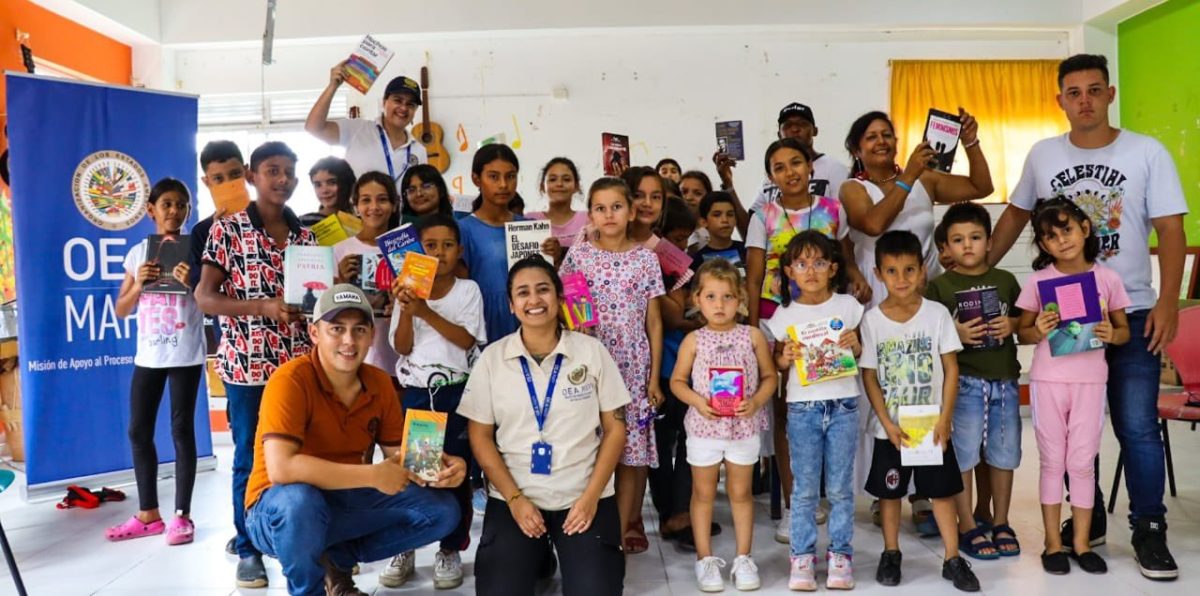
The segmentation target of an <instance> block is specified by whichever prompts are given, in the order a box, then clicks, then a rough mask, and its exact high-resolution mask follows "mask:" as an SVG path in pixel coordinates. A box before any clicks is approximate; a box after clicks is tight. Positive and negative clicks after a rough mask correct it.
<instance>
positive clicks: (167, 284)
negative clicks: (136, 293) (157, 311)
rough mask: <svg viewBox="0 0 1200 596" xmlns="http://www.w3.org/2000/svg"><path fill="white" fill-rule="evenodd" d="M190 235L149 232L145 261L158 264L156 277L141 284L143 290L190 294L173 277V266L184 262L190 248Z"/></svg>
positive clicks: (186, 288)
mask: <svg viewBox="0 0 1200 596" xmlns="http://www.w3.org/2000/svg"><path fill="white" fill-rule="evenodd" d="M191 244H192V243H191V237H190V236H188V235H187V234H183V235H178V234H173V235H162V234H151V235H150V237H149V238H147V239H146V262H147V263H154V264H156V265H158V270H159V276H158V279H156V280H153V281H148V282H146V284H145V285H144V286H142V291H143V292H149V293H154V294H190V293H191V290H189V289H188V287H187V286H185V285H183V282H180V281H179V280H178V279H175V275H174V272H175V268H176V267H178V266H179V264H180V263H186V262H187V260H188V253H189V252H190V250H191Z"/></svg>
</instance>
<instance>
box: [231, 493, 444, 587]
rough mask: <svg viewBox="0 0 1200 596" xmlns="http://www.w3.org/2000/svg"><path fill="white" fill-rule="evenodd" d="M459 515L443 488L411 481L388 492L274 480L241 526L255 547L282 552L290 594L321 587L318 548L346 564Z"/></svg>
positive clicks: (409, 544)
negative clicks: (402, 487) (416, 483)
mask: <svg viewBox="0 0 1200 596" xmlns="http://www.w3.org/2000/svg"><path fill="white" fill-rule="evenodd" d="M458 519H459V512H458V505H457V504H455V502H454V497H453V496H452V495H451V494H450V493H449V492H448V491H444V490H439V489H429V488H422V487H420V486H417V485H415V484H409V485H408V487H407V488H405V489H404V490H403V491H401V492H399V493H396V494H394V495H391V496H388V495H385V494H383V493H381V492H379V491H377V490H375V489H373V488H354V489H348V490H321V489H319V488H316V487H315V486H312V485H311V484H277V485H274V486H272V487H270V488H268V489H267V490H266V492H264V493H263V494H262V496H260V497H259V499H258V502H257V503H255V504H254V506H253V507H251V508H250V510H249V511H248V512H247V513H246V528H247V529H248V530H249V532H250V537H251V539H252V540H253V541H254V545H255V546H256V547H257V548H258V549H259V550H261V551H262V552H263V553H265V554H268V555H271V556H273V557H275V558H277V559H279V564H280V565H281V566H282V567H283V575H284V576H285V577H287V583H288V593H289V594H301V595H308V594H313V595H324V594H325V569H324V567H322V565H321V555H323V554H324V555H327V556H328V557H329V561H330V562H331V563H333V565H334V566H336V567H337V568H339V569H343V570H349V569H350V568H351V567H354V565H355V564H356V563H358V562H366V561H378V560H380V559H386V558H388V557H391V556H394V555H397V554H400V553H401V552H404V551H406V550H413V549H417V548H420V547H422V546H425V545H426V544H430V543H432V542H434V541H435V540H438V539H440V538H441V537H443V536H445V535H446V534H448V533H450V532H451V531H452V530H454V527H455V526H457V525H458Z"/></svg>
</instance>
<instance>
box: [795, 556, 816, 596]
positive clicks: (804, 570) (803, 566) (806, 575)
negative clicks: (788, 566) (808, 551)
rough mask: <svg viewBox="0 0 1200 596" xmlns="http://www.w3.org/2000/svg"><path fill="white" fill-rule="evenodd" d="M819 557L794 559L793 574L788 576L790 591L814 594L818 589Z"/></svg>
mask: <svg viewBox="0 0 1200 596" xmlns="http://www.w3.org/2000/svg"><path fill="white" fill-rule="evenodd" d="M816 565H817V556H816V555H800V556H799V557H792V572H791V575H789V576H788V589H789V590H800V591H802V592H813V591H816V589H817V570H816Z"/></svg>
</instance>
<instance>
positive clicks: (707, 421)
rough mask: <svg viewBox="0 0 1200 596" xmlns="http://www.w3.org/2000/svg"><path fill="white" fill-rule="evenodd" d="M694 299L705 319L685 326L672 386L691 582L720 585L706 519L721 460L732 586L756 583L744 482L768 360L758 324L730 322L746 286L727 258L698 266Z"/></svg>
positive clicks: (761, 418)
mask: <svg viewBox="0 0 1200 596" xmlns="http://www.w3.org/2000/svg"><path fill="white" fill-rule="evenodd" d="M693 299H694V300H695V301H696V303H697V304H698V305H699V307H700V313H701V314H702V315H703V317H704V320H705V325H704V327H702V328H700V329H698V330H696V331H693V332H692V333H689V334H688V336H687V337H686V338H684V340H683V344H682V345H680V347H679V358H678V360H677V361H676V363H675V371H674V372H673V373H672V374H671V391H672V392H674V393H675V395H677V396H679V399H680V400H682V401H683V402H684V403H686V404H688V406H690V407H689V408H688V412H687V415H686V416H685V418H684V426H685V427H686V429H687V443H688V445H687V451H688V455H687V458H688V463H689V464H691V466H692V532H693V534H694V535H695V541H696V565H695V571H696V584H697V587H698V588H699V589H700V590H701V591H703V592H720V591H722V590H724V589H725V580H724V579H723V578H722V576H721V569H720V568H721V567H724V566H725V561H724V560H722V559H720V558H718V557H716V556H714V555H713V550H712V537H711V536H710V527H709V524H710V523H711V522H712V508H713V500H714V499H715V498H716V493H717V481H718V480H719V478H720V475H721V463H722V462H724V463H725V491H726V493H727V494H728V495H729V504H730V508H731V509H732V510H733V526H734V532H735V534H736V536H737V556H736V557H735V558H734V560H733V569H732V570H731V572H730V576H731V579H732V580H733V584H734V587H735V588H737V589H738V590H757V589H758V588H759V586H760V585H761V582H760V580H759V577H758V567H757V566H756V565H755V564H754V560H753V559H752V558H751V556H750V546H751V543H752V541H753V536H754V497H753V496H752V495H751V485H752V477H753V470H754V464H756V463H758V457H759V447H760V439H759V433H761V432H762V431H764V430H766V429H767V412H766V410H764V409H763V408H764V407H765V406H766V405H767V403H769V402H770V400H771V396H772V395H774V394H775V388H776V384H777V381H776V377H775V366H774V364H773V363H772V361H771V348H770V347H769V346H768V345H767V338H766V336H765V335H763V333H762V331H760V330H758V329H757V328H755V327H750V326H748V325H739V324H738V322H737V314H738V310H739V308H740V306H741V304H742V303H743V302H745V300H746V292H745V290H744V289H743V286H742V279H741V275H740V274H739V273H738V271H737V269H736V268H734V267H733V265H730V264H729V263H727V262H725V261H723V260H714V261H710V262H708V263H705V264H704V265H703V266H701V267H700V272H699V273H698V275H697V280H696V283H695V290H693Z"/></svg>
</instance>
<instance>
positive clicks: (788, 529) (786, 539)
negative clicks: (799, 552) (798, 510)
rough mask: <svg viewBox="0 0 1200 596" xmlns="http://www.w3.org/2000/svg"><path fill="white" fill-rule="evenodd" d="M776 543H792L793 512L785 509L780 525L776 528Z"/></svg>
mask: <svg viewBox="0 0 1200 596" xmlns="http://www.w3.org/2000/svg"><path fill="white" fill-rule="evenodd" d="M775 542H778V543H780V544H791V543H792V510H791V509H784V510H783V517H781V518H779V525H777V526H775Z"/></svg>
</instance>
